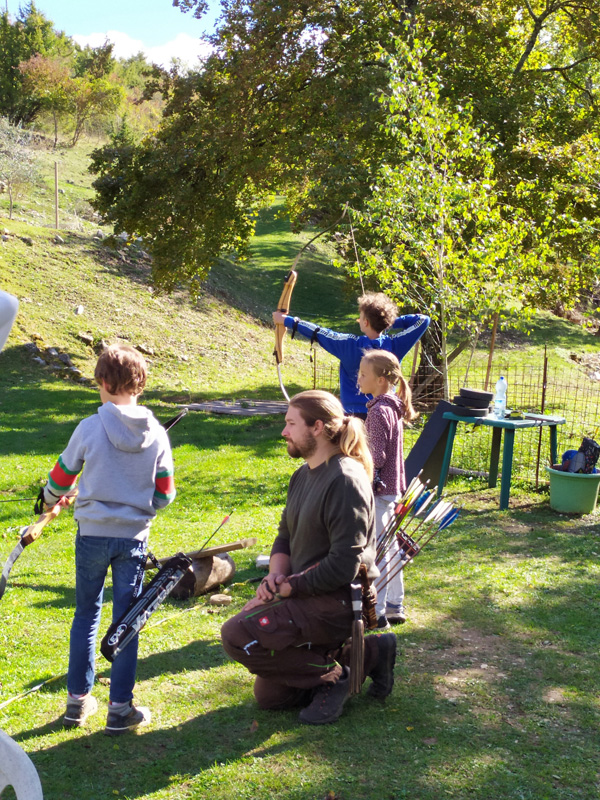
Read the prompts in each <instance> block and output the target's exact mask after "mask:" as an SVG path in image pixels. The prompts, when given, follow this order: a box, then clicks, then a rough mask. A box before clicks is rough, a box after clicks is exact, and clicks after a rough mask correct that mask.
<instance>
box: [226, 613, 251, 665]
mask: <svg viewBox="0 0 600 800" xmlns="http://www.w3.org/2000/svg"><path fill="white" fill-rule="evenodd" d="M221 643H222V644H223V649H224V650H225V652H226V653H227V655H228V656H229V657H230V658H233V660H234V661H239V662H241V663H242V664H246V662H247V660H248V659H249V658H250V657H251V652H250V650H251V648H252V647H256V646H257V645H258V641H257V640H256V639H252V636H251V635H250V634H249V633H248V631H247V630H246V628H245V626H244V625H243V624H242V621H241V620H240V618H239V615H236V616H235V617H231V619H228V620H227V621H226V622H224V623H223V625H222V626H221Z"/></svg>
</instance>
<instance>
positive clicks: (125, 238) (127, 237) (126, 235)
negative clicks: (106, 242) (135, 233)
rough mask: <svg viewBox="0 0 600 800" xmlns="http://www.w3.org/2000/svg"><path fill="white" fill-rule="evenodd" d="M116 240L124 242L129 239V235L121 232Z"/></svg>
mask: <svg viewBox="0 0 600 800" xmlns="http://www.w3.org/2000/svg"><path fill="white" fill-rule="evenodd" d="M117 238H118V239H121V241H123V242H126V241H127V240H128V239H129V234H128V233H125V231H123V233H120V234H119V235H118V237H117Z"/></svg>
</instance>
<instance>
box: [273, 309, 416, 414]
mask: <svg viewBox="0 0 600 800" xmlns="http://www.w3.org/2000/svg"><path fill="white" fill-rule="evenodd" d="M430 322H431V320H430V319H429V317H427V316H425V315H424V314H407V315H405V316H403V317H397V318H396V320H395V321H394V323H393V325H392V327H391V328H390V329H389V330H397V331H400V333H397V334H396V335H395V336H388V335H387V334H386V333H382V334H381V336H379V337H378V338H377V339H369V337H368V336H355V335H354V334H352V333H337V332H336V331H332V330H329V328H321V327H319V326H318V325H315V324H314V323H312V322H305V321H304V320H298V321H297V325H296V330H297V332H298V333H299V334H301V335H302V336H304V337H306V338H307V339H310V340H315V341H317V342H318V343H319V344H320V345H321V347H322V348H323V350H326V351H327V352H328V353H331V355H333V356H335V357H336V358H339V360H340V400H341V402H342V405H343V406H344V409H345V411H346V413H347V414H357V413H358V414H365V413H366V411H367V400H368V399H369V398H368V397H367V395H366V394H362V392H360V391H359V389H358V385H357V378H358V368H359V366H360V361H361V359H362V357H363V355H364V353H365V351H366V350H387V351H388V352H390V353H393V354H394V355H395V356H396V358H397V359H398V361H402V359H403V358H404V356H405V355H406V354H407V353H408V351H409V350H410V349H411V348H412V347H413V346H414V345H415V344H416V343H417V342H418V341H419V339H420V338H421V336H423V334H424V333H425V331H426V330H427V328H428V327H429V323H430ZM295 323H296V318H295V317H292V316H289V315H288V316H286V318H285V320H284V324H285V327H286V328H290V329H291V328H293V327H294V324H295Z"/></svg>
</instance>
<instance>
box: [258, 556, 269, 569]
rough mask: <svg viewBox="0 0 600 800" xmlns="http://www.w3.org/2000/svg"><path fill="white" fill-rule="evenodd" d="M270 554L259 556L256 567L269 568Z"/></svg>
mask: <svg viewBox="0 0 600 800" xmlns="http://www.w3.org/2000/svg"><path fill="white" fill-rule="evenodd" d="M270 560H271V558H270V556H257V557H256V569H269V561H270Z"/></svg>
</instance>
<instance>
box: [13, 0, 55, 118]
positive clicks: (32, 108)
mask: <svg viewBox="0 0 600 800" xmlns="http://www.w3.org/2000/svg"><path fill="white" fill-rule="evenodd" d="M65 44H66V37H64V35H62V34H60V35H58V34H56V33H55V32H54V30H53V28H52V22H51V21H50V20H49V19H47V18H46V17H45V16H44V14H42V12H41V11H38V9H37V7H36V5H35V3H33V2H31V3H28V4H27V5H26V6H25V7H24V8H21V9H20V10H19V13H18V16H17V19H16V20H15V21H14V22H11V20H10V18H9V16H8V14H7V13H3V14H1V15H0V115H2V116H5V117H8V119H9V120H10V121H11V122H13V123H14V124H17V125H18V124H21V123H24V124H28V123H30V122H31V121H32V120H33V119H34V118H35V116H36V114H37V113H38V112H39V111H40V108H41V106H40V102H39V99H37V98H35V97H33V96H31V95H29V94H28V93H27V92H26V91H25V90H24V87H23V74H22V73H21V72H20V70H19V64H21V63H22V62H24V61H27V60H28V59H29V58H31V57H32V56H34V55H36V54H39V55H42V56H46V55H53V54H56V53H58V52H59V51H60V49H61V48H62V47H64V46H65Z"/></svg>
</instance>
